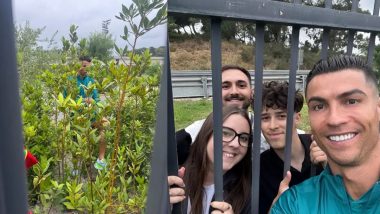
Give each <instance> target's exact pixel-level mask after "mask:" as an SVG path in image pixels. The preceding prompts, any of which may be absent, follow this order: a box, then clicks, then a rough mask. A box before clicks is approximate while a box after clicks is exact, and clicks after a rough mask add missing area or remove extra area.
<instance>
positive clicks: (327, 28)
mask: <svg viewBox="0 0 380 214" xmlns="http://www.w3.org/2000/svg"><path fill="white" fill-rule="evenodd" d="M221 1H222V2H220V0H210V1H206V2H205V1H202V0H192V1H182V0H171V1H170V2H169V5H168V7H169V9H168V11H169V14H171V13H172V14H177V15H178V14H179V15H186V16H203V17H208V18H210V19H211V46H212V47H211V55H212V57H211V61H212V63H211V64H212V71H213V94H214V96H213V99H214V100H213V111H214V121H215V125H214V130H215V132H214V138H215V140H218V141H221V126H222V117H221V106H222V102H221V72H220V70H221V50H220V46H221V37H220V36H221V34H220V22H221V20H225V19H226V20H228V19H234V20H244V21H249V22H255V23H256V37H255V94H254V99H255V100H256V102H255V103H254V111H255V112H256V114H255V117H254V123H253V124H254V130H253V135H254V143H253V149H252V163H253V164H252V194H251V208H252V210H251V212H252V213H258V207H259V188H260V187H259V176H260V152H259V150H260V137H261V114H260V112H261V110H262V106H261V99H262V89H263V88H262V87H263V86H262V81H263V67H264V64H263V63H264V51H263V50H264V32H265V25H266V24H267V23H271V24H273V23H278V24H282V25H285V26H292V36H291V59H290V74H289V89H288V90H289V91H288V94H289V96H288V100H287V102H288V103H294V100H295V80H296V70H297V60H298V46H299V37H300V28H301V27H313V28H315V27H317V28H322V29H323V33H322V47H321V58H323V59H326V58H327V57H328V55H329V53H328V52H329V48H328V47H329V36H330V35H331V30H346V31H348V42H347V51H346V54H352V52H353V47H354V37H355V34H356V33H357V32H359V31H360V32H370V33H371V35H370V39H369V47H368V62H369V63H372V61H373V54H374V46H375V40H376V35H377V34H378V33H379V31H380V18H379V17H378V13H379V2H380V0H375V6H374V12H373V16H370V15H367V14H360V13H358V12H357V11H358V0H353V4H352V9H351V11H343V12H342V11H338V10H334V9H332V0H326V1H325V8H317V7H313V6H306V5H302V4H301V3H302V2H301V1H300V0H294V4H291V3H285V2H277V1H268V0H242V1H239V2H235V1H229V0H221ZM226 14H228V17H226ZM316 61H317V59H316ZM168 90H169V89H168ZM170 90H171V89H170ZM161 93H162V92H161ZM287 114H288V115H293V114H294V105H288V109H287ZM164 121H166V120H164ZM158 123H159V122H158ZM158 123H157V124H158ZM292 124H293V117H288V118H287V130H286V132H287V135H286V154H285V161H284V173H285V172H286V171H287V170H289V168H290V154H291V141H292V136H291V127H292ZM218 132H220V133H218ZM214 152H215V154H214V155H215V156H214V157H215V159H216V160H217V159H220V160H221V159H222V158H221V155H222V154H221V148H215V151H214ZM219 164H221V163H218V164H216V165H219ZM152 167H153V166H152ZM217 168H221V165H219V166H217ZM218 174H219V173H218ZM152 177H154V175H152ZM215 177H220V178H219V179H221V180H218V179H216V180H215V183H219V182H223V180H222V176H221V174H220V175H215ZM216 186H222V185H220V184H218V185H217V184H216ZM220 188H222V187H216V200H222V196H220V193H218V192H219V191H220V190H221V189H220Z"/></svg>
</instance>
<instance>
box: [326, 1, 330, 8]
mask: <svg viewBox="0 0 380 214" xmlns="http://www.w3.org/2000/svg"><path fill="white" fill-rule="evenodd" d="M325 8H332V0H325Z"/></svg>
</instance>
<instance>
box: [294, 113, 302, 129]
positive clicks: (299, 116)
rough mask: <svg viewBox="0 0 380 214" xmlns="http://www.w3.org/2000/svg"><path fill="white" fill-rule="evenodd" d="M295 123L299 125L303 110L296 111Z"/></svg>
mask: <svg viewBox="0 0 380 214" xmlns="http://www.w3.org/2000/svg"><path fill="white" fill-rule="evenodd" d="M293 120H294V124H295V125H296V126H298V125H299V124H300V123H301V112H296V113H294V118H293Z"/></svg>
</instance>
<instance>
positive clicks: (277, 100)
mask: <svg viewBox="0 0 380 214" xmlns="http://www.w3.org/2000/svg"><path fill="white" fill-rule="evenodd" d="M288 88H289V83H288V82H286V81H270V82H265V83H264V85H263V97H262V106H263V110H264V108H272V109H282V110H285V109H287V108H288ZM303 103H304V97H303V95H302V93H301V92H300V91H299V90H296V94H295V99H294V112H296V113H298V112H300V111H301V110H302V107H303Z"/></svg>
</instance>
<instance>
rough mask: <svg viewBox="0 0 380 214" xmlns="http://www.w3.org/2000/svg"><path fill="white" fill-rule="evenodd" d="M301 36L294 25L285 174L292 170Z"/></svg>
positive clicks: (298, 29)
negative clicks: (291, 161)
mask: <svg viewBox="0 0 380 214" xmlns="http://www.w3.org/2000/svg"><path fill="white" fill-rule="evenodd" d="M299 37H300V26H298V25H294V26H293V27H292V37H291V47H290V69H289V87H288V99H287V103H289V105H287V115H288V116H287V117H286V135H285V139H286V140H285V142H286V145H285V159H284V176H285V175H286V171H288V170H290V160H291V151H292V134H293V130H292V129H293V116H292V115H293V114H294V104H293V103H294V100H295V98H294V97H295V93H296V75H297V65H298V45H299Z"/></svg>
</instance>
